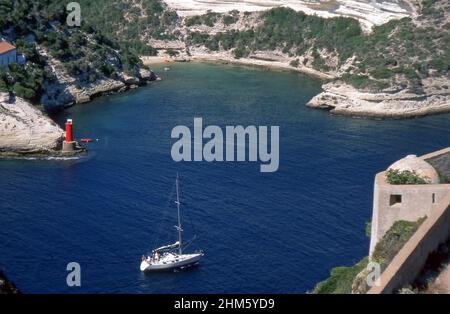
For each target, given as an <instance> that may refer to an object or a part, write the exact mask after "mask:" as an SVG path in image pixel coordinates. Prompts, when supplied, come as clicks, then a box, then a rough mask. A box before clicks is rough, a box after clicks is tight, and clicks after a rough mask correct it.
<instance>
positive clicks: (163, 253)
mask: <svg viewBox="0 0 450 314" xmlns="http://www.w3.org/2000/svg"><path fill="white" fill-rule="evenodd" d="M176 191H177V200H176V201H175V204H177V214H178V225H176V226H175V229H176V230H177V232H178V241H177V242H175V243H173V244H169V245H164V246H161V247H159V248H156V249H154V250H153V251H152V254H151V255H149V256H144V255H143V256H142V257H141V265H140V269H141V271H143V272H146V271H158V270H173V269H178V268H183V267H188V266H192V265H194V264H197V263H198V261H199V260H200V259H201V258H202V256H203V255H204V254H203V251H196V252H194V253H190V254H186V253H183V243H182V241H181V239H182V233H183V229H182V227H181V217H180V195H179V178H178V174H177V179H176Z"/></svg>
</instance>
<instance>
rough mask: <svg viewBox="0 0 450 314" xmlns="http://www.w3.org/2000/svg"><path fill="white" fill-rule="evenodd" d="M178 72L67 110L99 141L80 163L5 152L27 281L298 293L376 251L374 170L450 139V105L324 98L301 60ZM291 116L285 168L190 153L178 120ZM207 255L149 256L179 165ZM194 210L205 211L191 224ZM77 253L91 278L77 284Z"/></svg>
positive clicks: (8, 258) (1, 179)
mask: <svg viewBox="0 0 450 314" xmlns="http://www.w3.org/2000/svg"><path fill="white" fill-rule="evenodd" d="M161 75H162V76H163V78H164V80H163V81H162V82H155V83H152V84H151V85H149V86H147V87H144V88H140V89H138V90H135V91H131V92H127V93H125V94H120V95H114V96H110V97H102V98H98V99H96V100H95V101H93V102H91V103H89V104H84V105H78V106H75V107H72V108H70V109H68V110H67V111H65V112H63V113H61V114H59V115H58V116H56V117H55V118H56V119H57V121H59V123H61V125H62V124H63V123H64V120H65V118H67V117H71V118H73V119H74V124H75V136H76V137H77V138H82V137H92V138H98V139H99V141H98V142H94V143H90V144H87V147H88V149H89V154H88V155H87V157H84V158H81V159H77V160H65V161H62V160H45V161H43V160H13V161H1V162H0V201H1V202H0V225H1V228H0V267H2V268H3V269H4V270H5V271H6V273H7V274H8V276H9V277H10V278H11V279H12V280H13V281H14V282H15V283H16V284H17V286H18V287H19V288H20V289H21V290H22V291H23V292H25V293H57V292H63V293H73V292H77V293H78V292H81V293H86V292H110V293H120V292H124V293H212V292H217V293H221V292H226V293H239V292H253V293H271V292H273V293H276V292H286V293H296V292H300V293H302V292H306V291H309V290H311V289H313V287H314V285H315V284H316V283H317V282H318V281H320V280H323V279H325V278H326V277H327V276H328V274H329V271H330V269H331V268H332V267H334V266H339V265H350V264H353V263H355V262H357V261H358V260H360V259H361V258H362V257H364V256H365V255H367V252H368V244H369V241H368V238H367V237H366V235H365V232H364V229H365V223H366V222H367V221H369V220H370V219H371V205H372V189H373V178H374V175H375V173H377V172H379V171H381V170H383V169H385V168H386V167H387V166H389V164H390V163H392V162H394V161H395V160H397V159H399V158H401V157H402V156H404V155H406V154H411V153H414V154H419V155H420V154H424V153H427V152H430V151H433V150H436V149H439V148H442V147H445V146H448V145H449V121H450V119H449V118H450V115H448V114H446V115H437V116H429V117H425V118H420V119H410V120H401V121H395V120H391V121H389V120H388V121H380V120H367V119H354V118H348V117H339V116H333V115H330V114H329V113H328V112H326V111H320V110H314V109H309V108H306V107H305V106H304V104H305V103H306V102H307V101H308V100H309V99H310V98H311V97H313V96H314V95H316V94H317V93H319V92H320V82H319V81H317V80H314V79H311V78H310V77H306V76H302V75H299V74H295V73H283V72H268V71H264V70H258V69H244V68H235V67H225V66H217V65H205V64H174V65H172V70H171V71H169V72H161ZM194 117H202V118H203V122H204V124H205V125H212V124H215V125H219V126H222V127H224V126H226V125H244V126H247V125H256V126H259V125H268V126H270V125H278V126H280V167H279V170H278V171H277V172H275V173H260V171H259V163H249V162H235V163H230V162H222V163H219V162H216V163H207V162H184V163H183V162H182V163H176V162H174V161H173V160H172V158H171V155H170V150H171V145H172V144H173V142H174V140H172V139H171V137H170V133H171V130H172V128H173V127H175V126H176V125H187V126H191V127H192V125H193V119H194ZM177 172H179V173H180V175H181V182H182V195H181V196H182V216H183V218H184V220H183V221H184V223H185V230H186V237H189V236H190V235H192V234H193V233H194V232H196V233H197V234H198V238H197V240H196V241H195V242H194V243H193V244H192V246H191V247H190V249H192V250H194V249H203V250H204V251H205V256H204V258H203V260H202V261H201V263H200V265H199V266H198V267H196V268H191V269H190V270H186V271H180V272H175V273H151V274H143V273H141V272H140V271H139V263H140V256H141V255H142V254H143V253H145V252H148V251H149V250H151V249H152V248H154V247H156V246H158V245H162V244H167V243H169V242H168V241H174V240H175V235H176V234H175V229H174V228H173V226H174V225H175V223H176V212H175V207H174V204H173V190H174V179H175V176H176V173H177ZM191 222H192V224H191ZM69 262H78V263H79V264H80V265H81V287H79V288H69V287H68V286H67V285H66V276H67V274H68V271H67V270H66V265H67V264H68V263H69Z"/></svg>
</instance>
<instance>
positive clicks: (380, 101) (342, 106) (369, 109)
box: [307, 82, 450, 118]
mask: <svg viewBox="0 0 450 314" xmlns="http://www.w3.org/2000/svg"><path fill="white" fill-rule="evenodd" d="M322 88H323V89H324V91H323V92H322V93H320V94H318V95H317V96H315V97H314V98H313V99H311V100H310V101H309V102H308V103H307V106H309V107H313V108H319V109H327V110H330V111H331V112H332V113H334V114H342V115H351V116H364V117H374V118H407V117H417V116H424V115H427V114H434V113H440V112H447V111H450V91H449V90H446V89H444V90H440V91H434V92H430V93H426V94H419V95H418V94H413V93H410V92H408V91H407V90H405V89H403V90H400V91H395V92H392V93H388V92H380V93H371V92H364V91H361V90H358V89H356V88H354V87H352V86H350V85H347V84H343V83H337V82H333V83H328V84H325V85H323V86H322Z"/></svg>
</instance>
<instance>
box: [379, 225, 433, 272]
mask: <svg viewBox="0 0 450 314" xmlns="http://www.w3.org/2000/svg"><path fill="white" fill-rule="evenodd" d="M425 219H426V217H423V218H420V219H419V220H418V221H404V220H399V221H396V222H394V224H393V225H392V227H391V228H389V230H388V231H387V232H386V234H385V235H384V236H383V238H382V239H381V240H380V241H379V242H378V243H377V245H376V246H375V249H374V251H373V253H372V261H373V262H376V263H379V264H380V266H381V270H382V271H383V270H384V269H385V268H386V267H387V266H388V265H389V263H390V262H391V261H392V259H393V258H394V256H395V255H397V253H398V252H399V251H400V249H401V248H402V247H403V246H404V245H405V243H406V242H407V241H408V240H409V239H410V238H411V236H412V235H413V234H414V233H415V232H416V231H417V229H418V228H419V227H420V225H421V224H422V223H423V222H424V221H425Z"/></svg>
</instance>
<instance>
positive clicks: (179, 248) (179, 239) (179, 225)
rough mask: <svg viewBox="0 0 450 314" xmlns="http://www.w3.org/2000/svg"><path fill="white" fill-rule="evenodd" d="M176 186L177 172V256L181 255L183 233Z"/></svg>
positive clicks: (178, 194)
mask: <svg viewBox="0 0 450 314" xmlns="http://www.w3.org/2000/svg"><path fill="white" fill-rule="evenodd" d="M178 184H179V179H178V172H177V180H176V187H177V200H176V202H175V203H176V204H177V212H178V227H177V229H178V245H179V247H178V252H179V254H180V255H181V254H183V249H182V248H181V233H182V232H183V229H181V219H180V193H179V190H178V189H179V188H178Z"/></svg>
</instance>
